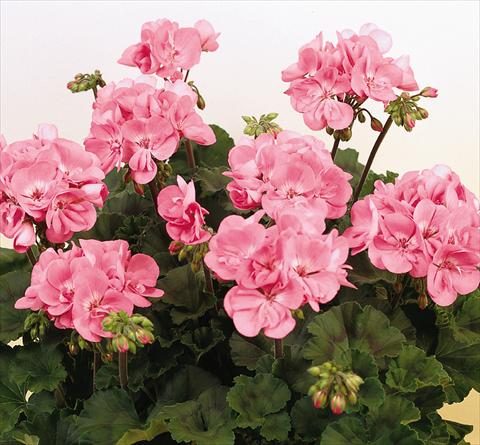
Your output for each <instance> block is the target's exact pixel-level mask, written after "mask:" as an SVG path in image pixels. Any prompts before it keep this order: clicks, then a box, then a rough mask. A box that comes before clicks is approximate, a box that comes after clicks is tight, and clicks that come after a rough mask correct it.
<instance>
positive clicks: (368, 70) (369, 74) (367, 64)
mask: <svg viewBox="0 0 480 445" xmlns="http://www.w3.org/2000/svg"><path fill="white" fill-rule="evenodd" d="M402 79H403V74H402V70H401V69H400V68H399V67H398V66H397V65H395V64H393V63H388V62H385V61H384V60H382V59H381V58H378V57H375V56H372V55H370V54H367V55H366V56H364V57H362V58H361V59H360V60H358V62H357V63H356V64H355V66H354V67H353V70H352V89H353V91H355V93H356V94H358V96H359V97H363V98H365V97H370V98H371V99H373V100H377V101H380V102H384V103H388V102H390V101H391V100H395V99H396V98H397V95H396V94H395V93H394V92H393V88H394V87H397V86H399V85H400V84H401V83H402Z"/></svg>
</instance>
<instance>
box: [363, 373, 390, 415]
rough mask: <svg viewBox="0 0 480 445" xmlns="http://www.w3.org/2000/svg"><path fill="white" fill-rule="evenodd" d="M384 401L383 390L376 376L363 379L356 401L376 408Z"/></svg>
mask: <svg viewBox="0 0 480 445" xmlns="http://www.w3.org/2000/svg"><path fill="white" fill-rule="evenodd" d="M384 401H385V390H384V389H383V384H382V382H381V381H380V380H379V379H378V378H376V377H367V378H366V379H364V381H363V383H362V385H361V386H360V390H359V391H358V403H359V404H360V405H363V406H366V407H368V408H369V409H376V408H378V407H379V406H380V405H382V403H384Z"/></svg>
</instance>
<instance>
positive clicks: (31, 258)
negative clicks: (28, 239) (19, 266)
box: [25, 247, 37, 267]
mask: <svg viewBox="0 0 480 445" xmlns="http://www.w3.org/2000/svg"><path fill="white" fill-rule="evenodd" d="M25 253H26V254H27V257H28V261H30V264H31V265H32V267H33V266H35V263H36V262H37V259H36V258H35V254H34V253H33V250H32V248H31V247H30V248H29V249H28V250H27V251H26V252H25Z"/></svg>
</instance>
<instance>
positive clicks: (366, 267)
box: [348, 252, 396, 284]
mask: <svg viewBox="0 0 480 445" xmlns="http://www.w3.org/2000/svg"><path fill="white" fill-rule="evenodd" d="M348 264H349V265H350V266H352V269H351V270H350V271H349V273H348V279H349V281H351V282H352V283H354V284H374V283H378V282H379V281H385V282H386V283H390V284H392V283H394V282H395V280H396V275H395V274H393V273H391V272H389V271H388V270H382V269H377V268H376V267H375V266H373V265H372V263H371V262H370V259H369V258H368V255H367V253H366V252H360V253H359V254H358V255H354V256H350V258H349V259H348Z"/></svg>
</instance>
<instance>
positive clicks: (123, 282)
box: [15, 240, 163, 342]
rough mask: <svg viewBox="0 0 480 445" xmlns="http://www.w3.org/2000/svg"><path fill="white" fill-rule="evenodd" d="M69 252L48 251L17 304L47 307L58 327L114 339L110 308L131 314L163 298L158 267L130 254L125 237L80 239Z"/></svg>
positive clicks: (86, 336)
mask: <svg viewBox="0 0 480 445" xmlns="http://www.w3.org/2000/svg"><path fill="white" fill-rule="evenodd" d="M80 246H81V247H77V246H76V245H74V246H73V247H72V249H71V250H68V251H65V252H64V251H62V250H58V251H55V250H54V249H51V248H50V249H47V250H46V251H45V252H43V253H42V254H41V255H40V258H39V261H38V263H37V264H35V266H34V268H33V271H32V282H31V285H30V287H29V288H28V289H27V290H26V292H25V296H24V297H22V298H20V299H19V300H17V302H16V304H15V308H17V309H31V310H33V311H38V310H41V309H42V310H44V311H45V312H46V313H47V314H48V316H49V317H50V318H51V319H52V320H54V322H55V326H56V327H57V328H59V329H73V328H74V329H76V330H77V331H78V333H79V334H80V335H81V336H82V337H83V338H84V339H85V340H88V341H93V342H98V341H100V340H101V339H102V338H104V337H111V333H109V332H105V331H104V330H103V327H102V320H103V319H104V318H105V317H106V316H107V315H108V314H109V313H110V312H119V311H125V312H126V313H127V314H129V315H131V314H132V312H133V308H134V306H138V307H148V306H150V305H151V303H150V301H148V300H147V299H146V297H148V298H159V297H161V296H162V295H163V291H162V290H160V289H156V287H155V286H156V284H157V279H158V276H159V273H160V271H159V268H158V266H157V263H155V261H154V260H153V258H151V257H149V256H148V255H144V254H141V253H139V254H136V255H133V256H132V255H131V252H130V250H129V249H128V243H127V242H126V241H122V240H118V241H105V242H101V241H96V240H80Z"/></svg>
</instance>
